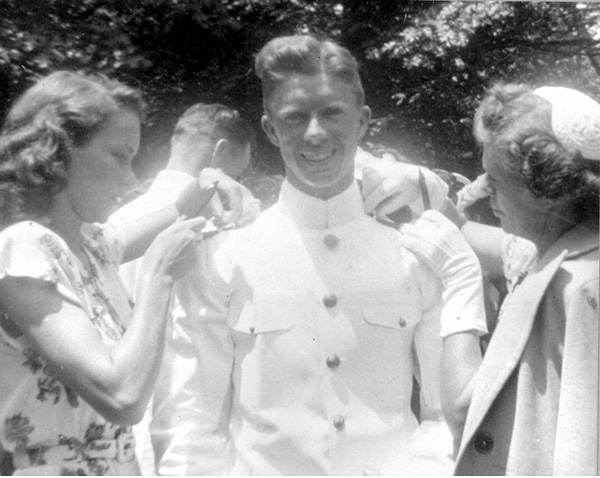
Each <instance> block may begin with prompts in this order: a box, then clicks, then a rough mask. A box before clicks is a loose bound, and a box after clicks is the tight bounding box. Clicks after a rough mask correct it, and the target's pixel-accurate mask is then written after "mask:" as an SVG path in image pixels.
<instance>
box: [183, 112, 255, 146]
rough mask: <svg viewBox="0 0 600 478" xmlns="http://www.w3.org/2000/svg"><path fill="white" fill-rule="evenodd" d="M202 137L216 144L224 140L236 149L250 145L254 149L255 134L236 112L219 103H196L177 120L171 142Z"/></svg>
mask: <svg viewBox="0 0 600 478" xmlns="http://www.w3.org/2000/svg"><path fill="white" fill-rule="evenodd" d="M196 135H204V136H206V137H208V138H209V139H210V140H211V141H213V142H215V143H216V142H217V141H219V140H220V139H222V138H224V139H227V140H228V141H230V142H232V143H233V144H234V145H236V146H237V147H238V148H241V147H244V146H246V145H247V144H250V146H251V147H252V148H254V147H256V133H255V131H254V129H253V128H252V126H250V124H249V123H248V122H247V121H246V120H245V119H244V118H242V117H241V116H240V113H239V112H238V111H237V110H234V109H232V108H229V107H228V106H225V105H222V104H219V103H196V104H195V105H193V106H190V107H189V108H188V109H187V110H186V111H185V112H184V113H183V114H182V115H181V117H180V118H179V120H178V121H177V124H176V125H175V130H174V131H173V136H172V141H177V140H179V139H180V138H184V137H193V136H196Z"/></svg>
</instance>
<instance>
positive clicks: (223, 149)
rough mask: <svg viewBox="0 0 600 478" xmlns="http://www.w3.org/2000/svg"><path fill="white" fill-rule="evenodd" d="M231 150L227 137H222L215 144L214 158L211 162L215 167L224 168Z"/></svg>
mask: <svg viewBox="0 0 600 478" xmlns="http://www.w3.org/2000/svg"><path fill="white" fill-rule="evenodd" d="M228 152H229V141H228V140H226V139H225V138H221V139H220V140H219V141H217V144H215V147H214V148H213V154H212V160H211V162H210V164H211V166H212V167H213V168H221V169H223V162H225V161H226V160H227V154H228Z"/></svg>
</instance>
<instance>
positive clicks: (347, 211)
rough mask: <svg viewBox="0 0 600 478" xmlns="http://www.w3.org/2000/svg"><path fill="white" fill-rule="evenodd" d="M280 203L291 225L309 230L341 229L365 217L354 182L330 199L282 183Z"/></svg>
mask: <svg viewBox="0 0 600 478" xmlns="http://www.w3.org/2000/svg"><path fill="white" fill-rule="evenodd" d="M279 204H280V207H281V208H282V209H283V210H284V211H285V213H286V215H288V216H289V217H291V218H292V219H293V220H294V222H296V223H297V224H299V225H301V226H304V227H309V228H311V229H327V228H332V227H337V226H341V225H342V224H346V223H348V222H350V221H352V220H354V219H356V218H357V217H359V216H362V215H364V210H363V202H362V197H361V195H360V190H359V188H358V184H357V183H356V181H354V182H353V183H352V184H351V185H350V187H348V188H347V189H346V190H345V191H343V192H342V193H340V194H338V195H337V196H333V197H331V198H329V199H319V198H316V197H314V196H309V195H308V194H306V193H303V192H302V191H300V190H298V189H296V188H295V187H294V186H292V185H291V184H290V183H289V182H288V181H284V182H283V185H282V186H281V192H280V193H279Z"/></svg>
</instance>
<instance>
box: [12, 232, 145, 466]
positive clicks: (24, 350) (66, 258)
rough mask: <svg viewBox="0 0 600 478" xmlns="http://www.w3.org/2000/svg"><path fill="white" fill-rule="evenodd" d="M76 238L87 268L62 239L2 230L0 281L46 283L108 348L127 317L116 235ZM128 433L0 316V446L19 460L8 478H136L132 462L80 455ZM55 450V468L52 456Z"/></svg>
mask: <svg viewBox="0 0 600 478" xmlns="http://www.w3.org/2000/svg"><path fill="white" fill-rule="evenodd" d="M81 232H82V235H83V237H84V247H83V250H84V253H85V255H86V256H87V259H88V266H87V267H84V266H83V265H82V263H81V262H80V261H79V259H78V258H77V257H76V256H75V255H74V254H73V253H72V251H71V250H70V249H69V248H68V247H67V244H66V243H65V242H64V241H63V240H62V238H60V237H59V236H58V235H56V234H55V233H54V232H52V231H51V230H50V229H48V228H46V227H44V226H42V225H41V224H39V223H36V222H33V221H26V222H20V223H17V224H14V225H12V226H10V227H8V228H6V229H4V230H3V231H2V232H1V233H0V280H1V279H2V278H3V277H5V276H13V277H31V278H35V279H40V280H44V281H48V282H51V283H52V284H54V285H55V287H56V290H57V292H58V293H59V294H60V295H61V296H62V297H63V299H64V300H65V301H68V302H71V303H74V304H76V305H78V306H79V307H81V309H82V310H83V311H84V312H85V313H86V314H87V316H88V318H89V320H90V321H91V322H92V323H93V325H94V327H95V328H96V330H97V331H98V334H99V335H100V336H101V338H102V341H103V343H104V344H105V345H107V346H109V347H110V346H113V345H115V344H116V343H117V341H118V340H119V339H120V338H121V336H122V335H123V333H124V331H125V327H126V326H127V324H128V322H129V320H130V317H131V310H132V304H131V301H130V299H129V297H128V295H127V293H126V292H125V289H124V287H123V285H122V283H121V280H120V278H119V275H118V264H119V262H120V259H121V256H122V252H123V243H124V242H123V240H122V235H120V234H119V231H117V230H116V229H115V228H112V227H110V226H107V225H102V226H100V225H92V224H84V226H83V227H82V229H81ZM90 353H93V351H90ZM129 432H131V427H125V426H119V425H115V424H112V423H110V422H108V421H107V420H106V419H104V418H103V417H102V416H101V415H100V414H99V413H97V412H96V411H95V410H94V409H93V408H92V407H91V406H90V405H88V404H87V403H86V402H85V401H83V400H82V399H81V398H80V397H78V396H77V394H76V393H75V392H74V391H73V390H71V389H70V388H69V387H67V386H66V385H64V384H63V383H61V382H60V381H59V380H58V379H56V378H54V377H53V376H52V375H51V373H50V372H49V371H48V369H47V366H46V364H45V363H44V361H43V360H42V358H41V357H40V356H39V355H38V354H37V353H36V351H35V350H34V349H33V348H32V347H31V346H30V344H29V343H28V341H27V340H26V338H25V337H24V336H23V335H22V334H21V333H20V332H19V330H18V329H17V328H16V327H15V326H14V325H13V324H12V323H11V322H10V317H8V316H7V315H6V314H4V313H2V311H1V310H0V444H1V445H2V448H3V449H4V450H5V451H8V452H11V453H13V457H15V456H17V455H19V456H20V457H21V459H20V461H19V463H17V464H16V466H17V470H16V471H15V474H52V475H69V474H92V475H112V474H119V475H133V474H139V468H138V465H137V462H136V460H135V459H133V460H129V461H126V460H117V459H110V458H98V457H95V458H90V457H89V456H88V455H87V454H86V452H85V450H86V449H87V448H89V445H90V443H91V442H92V441H94V440H114V439H118V438H119V436H121V437H125V436H127V435H126V434H128V433H129ZM94 443H100V442H94ZM57 446H58V447H59V448H60V451H61V453H60V456H61V458H60V459H59V460H58V462H57V459H56V454H55V455H52V451H53V447H57ZM57 449H58V448H54V451H56V450H57ZM65 450H67V452H65ZM51 455H52V456H53V457H52V459H50V456H51ZM23 457H25V464H23Z"/></svg>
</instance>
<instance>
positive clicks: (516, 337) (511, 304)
mask: <svg viewBox="0 0 600 478" xmlns="http://www.w3.org/2000/svg"><path fill="white" fill-rule="evenodd" d="M566 254H567V251H566V250H562V251H560V249H558V248H553V250H550V251H548V253H547V254H545V255H544V257H543V258H542V259H541V260H540V261H539V262H538V264H537V265H536V266H535V267H534V269H533V270H532V271H531V272H530V273H529V274H528V276H527V277H525V279H524V280H523V282H522V283H521V284H520V285H518V286H517V287H516V288H515V289H514V290H513V292H512V294H511V296H510V297H509V298H507V301H506V303H505V304H504V307H503V311H502V318H501V320H500V322H499V323H498V326H497V327H496V330H495V331H494V336H493V338H492V340H491V341H490V345H489V347H488V349H487V351H486V354H485V359H484V361H483V363H482V364H481V367H480V369H479V370H478V372H477V375H476V377H475V380H476V386H475V392H474V394H473V399H472V401H471V405H470V407H469V413H468V417H467V422H466V424H465V431H464V434H463V437H462V440H461V447H460V451H459V454H458V460H460V457H461V456H462V454H463V453H464V450H465V448H466V446H467V445H468V444H469V443H470V441H471V439H472V438H473V435H474V434H475V433H476V431H477V429H478V428H479V426H480V425H481V422H482V421H483V419H484V418H485V415H486V413H487V412H488V410H489V409H490V407H491V405H492V403H493V401H494V400H495V399H496V397H497V396H498V394H499V392H500V390H502V388H503V387H504V385H505V384H506V382H507V380H508V378H509V377H510V375H511V374H512V373H513V371H514V370H515V368H516V367H517V364H518V363H519V359H520V358H521V355H522V354H523V350H524V348H525V345H526V344H527V341H528V340H529V334H530V332H531V328H532V326H533V321H534V319H535V315H536V312H537V309H538V307H539V305H540V302H541V300H542V298H543V296H544V293H545V292H546V289H547V287H548V285H549V284H550V282H551V281H552V278H553V277H554V275H555V273H556V271H557V270H558V268H559V267H560V264H561V262H562V261H563V258H564V257H565V255H566ZM458 460H457V462H458Z"/></svg>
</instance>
